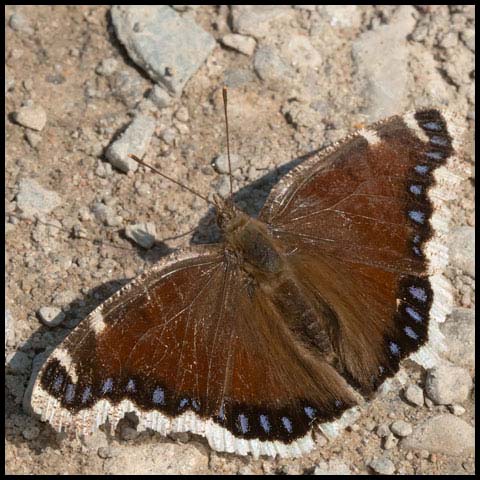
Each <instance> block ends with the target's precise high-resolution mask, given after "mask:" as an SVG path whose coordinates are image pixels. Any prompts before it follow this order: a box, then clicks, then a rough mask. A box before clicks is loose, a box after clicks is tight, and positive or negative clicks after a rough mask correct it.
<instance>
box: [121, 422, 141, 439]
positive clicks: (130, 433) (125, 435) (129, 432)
mask: <svg viewBox="0 0 480 480" xmlns="http://www.w3.org/2000/svg"><path fill="white" fill-rule="evenodd" d="M139 435H140V432H138V431H137V430H135V428H132V427H130V426H129V425H124V426H123V427H122V428H121V430H120V436H121V438H122V440H126V441H129V440H135V439H136V438H137V437H138V436H139Z"/></svg>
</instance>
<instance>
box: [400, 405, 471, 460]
mask: <svg viewBox="0 0 480 480" xmlns="http://www.w3.org/2000/svg"><path fill="white" fill-rule="evenodd" d="M400 447H401V448H404V449H407V450H427V451H428V452H430V453H443V454H445V455H466V454H470V453H473V452H474V450H475V430H474V428H473V427H472V426H470V425H469V424H468V423H466V422H464V421H463V420H462V419H460V418H458V417H456V416H455V415H451V414H444V415H439V416H437V417H433V418H430V419H428V420H426V421H425V422H424V423H423V424H422V425H420V426H418V427H416V428H415V430H414V431H413V434H412V435H409V436H408V437H406V438H404V439H402V441H401V442H400Z"/></svg>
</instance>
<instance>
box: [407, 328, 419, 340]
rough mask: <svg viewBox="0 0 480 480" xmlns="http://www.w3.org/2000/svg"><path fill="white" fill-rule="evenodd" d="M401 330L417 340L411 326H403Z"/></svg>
mask: <svg viewBox="0 0 480 480" xmlns="http://www.w3.org/2000/svg"><path fill="white" fill-rule="evenodd" d="M403 331H404V332H405V333H406V334H407V335H408V336H409V337H410V338H413V340H418V335H417V334H416V333H415V332H414V331H413V329H412V328H410V327H405V328H404V329H403Z"/></svg>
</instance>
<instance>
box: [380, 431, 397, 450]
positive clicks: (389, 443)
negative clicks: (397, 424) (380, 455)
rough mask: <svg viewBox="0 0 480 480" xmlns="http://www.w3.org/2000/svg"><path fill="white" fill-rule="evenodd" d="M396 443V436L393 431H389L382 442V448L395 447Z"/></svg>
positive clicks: (389, 448)
mask: <svg viewBox="0 0 480 480" xmlns="http://www.w3.org/2000/svg"><path fill="white" fill-rule="evenodd" d="M397 444H398V438H396V437H395V435H394V434H393V433H389V434H388V435H387V436H386V437H385V441H384V443H383V448H384V449H385V450H391V449H392V448H395V447H396V446H397Z"/></svg>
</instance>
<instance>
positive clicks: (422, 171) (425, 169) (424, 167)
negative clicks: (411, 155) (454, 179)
mask: <svg viewBox="0 0 480 480" xmlns="http://www.w3.org/2000/svg"><path fill="white" fill-rule="evenodd" d="M414 170H415V171H416V172H417V173H419V174H420V175H425V174H426V173H428V171H429V170H430V167H428V166H427V165H417V166H416V167H415V169H414Z"/></svg>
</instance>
